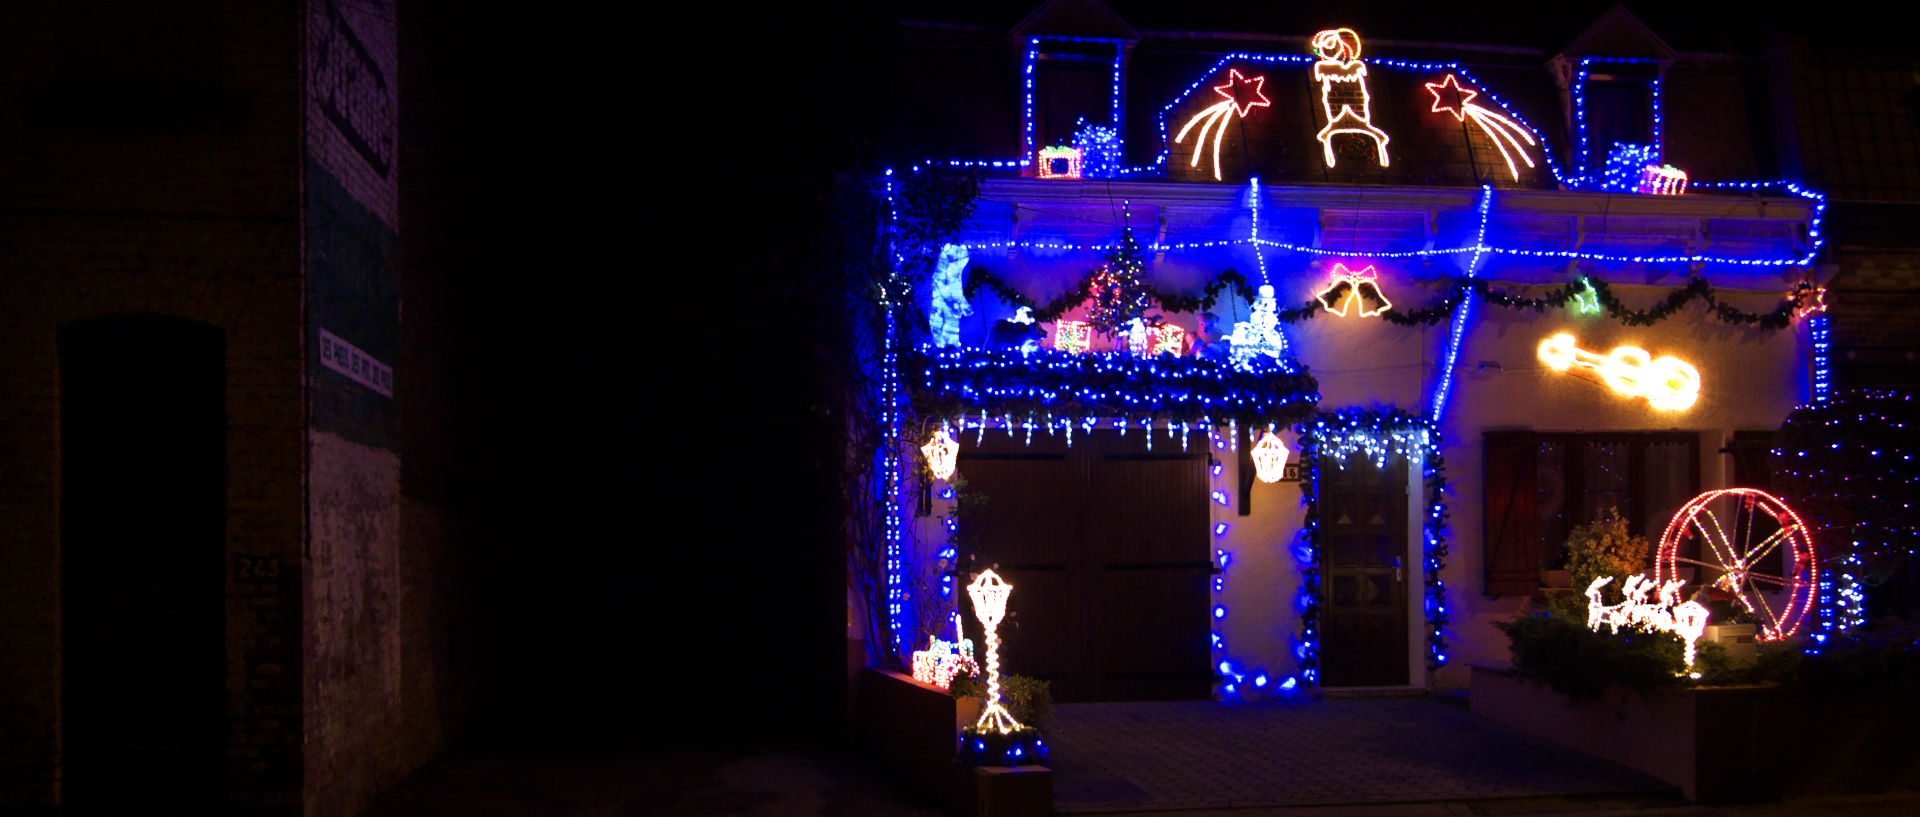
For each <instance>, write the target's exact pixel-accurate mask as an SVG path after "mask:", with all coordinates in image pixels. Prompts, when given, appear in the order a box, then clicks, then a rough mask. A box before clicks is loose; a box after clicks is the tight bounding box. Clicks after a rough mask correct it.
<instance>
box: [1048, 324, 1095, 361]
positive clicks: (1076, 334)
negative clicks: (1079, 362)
mask: <svg viewBox="0 0 1920 817" xmlns="http://www.w3.org/2000/svg"><path fill="white" fill-rule="evenodd" d="M1053 348H1055V349H1059V350H1060V351H1062V352H1073V353H1074V354H1079V353H1081V352H1085V351H1087V350H1088V349H1091V348H1093V324H1090V323H1087V322H1086V321H1059V322H1056V323H1055V324H1054V325H1053Z"/></svg>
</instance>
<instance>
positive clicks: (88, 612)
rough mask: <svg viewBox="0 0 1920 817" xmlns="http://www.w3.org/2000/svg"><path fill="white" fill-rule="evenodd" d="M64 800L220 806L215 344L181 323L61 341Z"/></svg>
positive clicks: (221, 352)
mask: <svg viewBox="0 0 1920 817" xmlns="http://www.w3.org/2000/svg"><path fill="white" fill-rule="evenodd" d="M59 342H60V473H61V485H60V497H61V507H60V530H61V551H60V552H61V565H60V587H61V593H60V595H61V608H62V609H61V614H62V617H61V622H62V633H61V655H62V662H63V663H62V668H61V693H62V699H61V701H62V722H63V724H64V729H63V739H62V740H63V742H62V747H63V748H62V763H63V766H62V769H61V786H62V801H63V803H64V804H65V806H66V808H67V810H68V812H69V813H88V814H91V813H127V814H133V813H174V814H180V813H200V814H213V813H217V812H219V811H220V810H221V806H222V800H221V798H222V792H223V788H224V787H223V785H222V784H223V782H224V774H225V766H226V753H225V750H224V741H223V737H224V729H223V728H222V724H223V722H224V720H223V719H224V715H225V712H224V684H225V681H226V650H225V626H224V624H225V619H224V604H225V590H226V587H225V582H224V580H223V579H224V577H223V573H222V570H221V565H222V563H223V559H222V554H223V553H224V552H225V538H226V413H225V412H226V363H225V360H226V341H225V337H224V335H223V334H222V333H221V331H220V330H218V329H215V328H213V327H210V326H206V325H204V324H198V323H194V322H191V321H186V320H182V319H178V318H168V317H163V316H147V315H140V316H126V317H114V318H106V319H101V320H96V321H87V322H84V323H79V324H74V325H71V326H68V327H65V328H63V329H62V330H61V332H60V337H59Z"/></svg>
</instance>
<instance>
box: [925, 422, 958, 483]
mask: <svg viewBox="0 0 1920 817" xmlns="http://www.w3.org/2000/svg"><path fill="white" fill-rule="evenodd" d="M920 453H921V454H924V455H926V457H927V468H928V469H929V470H931V471H932V472H933V478H934V479H952V478H953V465H954V460H955V459H956V458H958V457H959V455H960V443H959V442H957V441H955V440H954V439H953V437H951V436H949V435H948V434H947V427H946V426H941V427H939V428H936V429H934V430H933V439H930V440H928V441H927V444H926V445H923V446H920Z"/></svg>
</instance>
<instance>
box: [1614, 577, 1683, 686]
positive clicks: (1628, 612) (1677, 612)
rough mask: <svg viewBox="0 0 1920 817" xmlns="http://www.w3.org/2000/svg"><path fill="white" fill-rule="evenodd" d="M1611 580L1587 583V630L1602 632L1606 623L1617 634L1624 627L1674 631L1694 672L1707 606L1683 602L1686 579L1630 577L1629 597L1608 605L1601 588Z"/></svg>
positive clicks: (1623, 588) (1626, 591)
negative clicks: (1604, 600) (1681, 596)
mask: <svg viewBox="0 0 1920 817" xmlns="http://www.w3.org/2000/svg"><path fill="white" fill-rule="evenodd" d="M1610 581H1613V577H1612V576H1601V577H1599V578H1597V579H1594V580H1593V583H1592V584H1590V585H1587V629H1589V630H1593V631H1595V632H1598V631H1599V630H1600V625H1602V624H1604V625H1606V626H1607V627H1609V628H1610V629H1611V631H1612V632H1615V633H1618V632H1620V628H1621V627H1635V628H1639V629H1643V630H1652V631H1656V632H1663V633H1673V634H1674V635H1677V636H1679V637H1680V640H1681V641H1682V642H1684V643H1685V644H1686V645H1687V650H1686V662H1687V672H1688V673H1692V672H1693V658H1694V653H1695V649H1694V645H1695V643H1696V642H1698V641H1699V640H1700V636H1701V635H1703V634H1705V633H1706V631H1707V608H1706V607H1705V606H1703V605H1701V604H1700V603H1699V602H1697V601H1686V602H1683V601H1680V587H1681V585H1684V584H1686V581H1685V580H1683V579H1674V580H1672V581H1667V582H1659V583H1656V582H1654V581H1653V580H1652V579H1649V578H1647V576H1646V574H1644V573H1642V574H1640V575H1637V576H1629V577H1627V581H1626V584H1623V585H1621V586H1620V592H1621V593H1622V594H1623V596H1624V598H1625V600H1624V601H1622V602H1620V603H1619V604H1605V603H1602V602H1601V600H1600V588H1602V587H1605V586H1606V584H1607V582H1610ZM1656 590H1657V591H1658V592H1657V593H1655V591H1656ZM1650 593H1653V594H1654V600H1653V601H1648V600H1647V596H1648V594H1650ZM1693 677H1695V678H1698V677H1700V676H1699V675H1697V674H1696V675H1694V676H1693Z"/></svg>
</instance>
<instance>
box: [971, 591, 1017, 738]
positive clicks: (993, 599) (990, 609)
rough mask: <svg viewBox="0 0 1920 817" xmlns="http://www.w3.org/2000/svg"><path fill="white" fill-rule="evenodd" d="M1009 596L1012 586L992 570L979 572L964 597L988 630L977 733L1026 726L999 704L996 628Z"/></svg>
mask: <svg viewBox="0 0 1920 817" xmlns="http://www.w3.org/2000/svg"><path fill="white" fill-rule="evenodd" d="M1011 595H1013V585H1011V584H1007V583H1006V581H1004V580H1002V579H1001V578H1000V574H998V573H995V572H993V571H992V570H986V571H982V572H981V573H980V575H979V576H977V577H975V578H974V580H973V583H972V584H969V585H967V597H968V598H970V599H972V600H973V614H974V616H975V617H976V618H979V619H980V627H981V629H984V630H986V631H987V639H986V640H987V700H986V706H984V707H982V708H981V710H980V719H979V720H978V721H975V722H974V724H973V728H974V731H976V732H989V731H991V732H997V733H999V734H1002V735H1008V734H1012V733H1014V732H1018V731H1022V730H1024V729H1026V727H1025V726H1023V725H1021V723H1020V722H1019V721H1017V720H1014V719H1013V715H1012V714H1011V713H1009V712H1007V708H1006V707H1005V706H1003V705H1001V703H1000V632H999V627H1000V620H1001V619H1003V618H1005V617H1006V615H1007V597H1008V596H1011Z"/></svg>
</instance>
